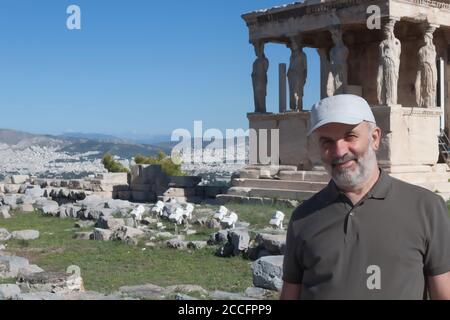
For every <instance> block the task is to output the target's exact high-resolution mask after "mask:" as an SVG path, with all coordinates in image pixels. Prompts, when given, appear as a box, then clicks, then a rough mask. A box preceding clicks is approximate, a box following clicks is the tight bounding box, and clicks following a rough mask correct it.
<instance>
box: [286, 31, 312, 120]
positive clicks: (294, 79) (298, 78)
mask: <svg viewBox="0 0 450 320" xmlns="http://www.w3.org/2000/svg"><path fill="white" fill-rule="evenodd" d="M300 40H301V39H300V38H298V39H294V38H292V39H291V43H290V45H289V47H290V48H291V59H290V63H289V70H288V80H289V98H290V108H291V110H292V111H300V110H302V109H303V90H304V87H305V83H306V78H307V76H308V71H307V70H308V69H307V57H306V54H305V53H304V52H303V48H302V46H301V44H300Z"/></svg>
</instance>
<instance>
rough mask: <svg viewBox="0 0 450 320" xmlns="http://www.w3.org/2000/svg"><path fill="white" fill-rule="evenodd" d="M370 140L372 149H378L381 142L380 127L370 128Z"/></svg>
mask: <svg viewBox="0 0 450 320" xmlns="http://www.w3.org/2000/svg"><path fill="white" fill-rule="evenodd" d="M372 141H373V148H374V150H375V151H378V150H379V149H380V143H381V129H380V128H379V127H376V128H375V129H373V130H372Z"/></svg>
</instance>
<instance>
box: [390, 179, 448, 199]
mask: <svg viewBox="0 0 450 320" xmlns="http://www.w3.org/2000/svg"><path fill="white" fill-rule="evenodd" d="M391 181H392V189H391V190H392V192H393V193H394V196H403V197H407V198H408V199H411V201H420V202H423V201H425V202H431V203H436V202H442V201H444V200H443V198H442V197H441V196H440V195H438V194H437V193H435V192H433V191H431V190H428V189H426V188H425V187H422V186H419V185H416V184H412V183H408V182H405V181H403V180H400V179H397V178H394V177H391Z"/></svg>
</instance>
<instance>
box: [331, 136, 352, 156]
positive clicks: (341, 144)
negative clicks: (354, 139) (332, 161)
mask: <svg viewBox="0 0 450 320" xmlns="http://www.w3.org/2000/svg"><path fill="white" fill-rule="evenodd" d="M333 151H334V156H335V157H343V156H345V155H346V154H347V153H348V144H347V142H346V141H345V140H344V139H340V140H337V141H336V142H335V143H334V150H333Z"/></svg>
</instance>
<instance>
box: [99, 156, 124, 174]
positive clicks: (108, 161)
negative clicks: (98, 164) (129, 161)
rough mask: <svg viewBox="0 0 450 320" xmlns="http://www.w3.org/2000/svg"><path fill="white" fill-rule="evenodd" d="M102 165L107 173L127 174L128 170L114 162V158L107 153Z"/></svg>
mask: <svg viewBox="0 0 450 320" xmlns="http://www.w3.org/2000/svg"><path fill="white" fill-rule="evenodd" d="M102 163H103V165H104V166H105V169H106V170H108V172H128V169H127V168H125V167H124V166H123V165H122V164H120V163H119V162H117V161H115V160H114V157H113V156H112V155H111V154H109V153H107V154H105V156H104V157H103V160H102Z"/></svg>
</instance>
